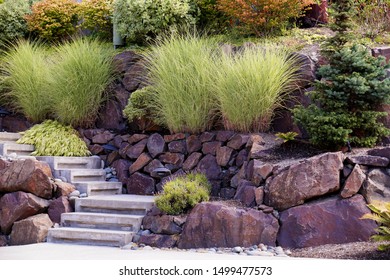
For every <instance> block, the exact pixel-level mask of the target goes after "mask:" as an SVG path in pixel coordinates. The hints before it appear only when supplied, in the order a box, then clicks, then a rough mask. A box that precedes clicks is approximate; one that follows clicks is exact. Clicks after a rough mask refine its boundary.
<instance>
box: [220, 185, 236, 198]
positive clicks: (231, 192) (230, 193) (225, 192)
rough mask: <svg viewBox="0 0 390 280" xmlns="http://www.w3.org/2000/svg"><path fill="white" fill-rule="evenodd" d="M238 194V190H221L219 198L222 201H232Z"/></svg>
mask: <svg viewBox="0 0 390 280" xmlns="http://www.w3.org/2000/svg"><path fill="white" fill-rule="evenodd" d="M235 194H236V189H233V188H221V190H220V191H219V196H220V197H221V198H222V199H232V198H233V197H234V195H235Z"/></svg>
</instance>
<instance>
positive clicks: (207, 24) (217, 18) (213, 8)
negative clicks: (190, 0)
mask: <svg viewBox="0 0 390 280" xmlns="http://www.w3.org/2000/svg"><path fill="white" fill-rule="evenodd" d="M217 2H218V1H217V0H195V3H196V5H197V6H198V8H199V11H200V14H199V17H198V18H199V19H198V22H197V25H198V26H199V27H200V29H206V30H207V32H208V33H221V32H223V31H226V30H227V29H228V26H229V20H228V17H227V16H226V15H225V14H224V13H222V12H221V11H220V10H219V9H218V5H217Z"/></svg>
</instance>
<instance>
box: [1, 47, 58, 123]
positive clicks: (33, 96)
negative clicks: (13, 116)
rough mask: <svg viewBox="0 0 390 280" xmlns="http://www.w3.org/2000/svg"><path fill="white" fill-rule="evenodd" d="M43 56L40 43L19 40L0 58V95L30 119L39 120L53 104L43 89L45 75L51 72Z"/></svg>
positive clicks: (44, 55)
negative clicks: (2, 90) (1, 89)
mask: <svg viewBox="0 0 390 280" xmlns="http://www.w3.org/2000/svg"><path fill="white" fill-rule="evenodd" d="M47 55H48V52H47V50H46V49H45V48H44V47H43V46H42V45H40V44H38V43H36V42H29V41H25V40H22V41H19V42H18V43H17V44H15V45H13V46H12V48H11V49H10V50H9V51H8V52H6V53H5V54H4V55H3V57H2V58H1V63H0V84H1V85H2V87H3V88H4V92H5V96H3V98H4V97H5V101H6V102H7V103H9V105H10V106H11V107H12V108H14V109H15V110H16V111H18V112H21V113H23V114H24V115H25V116H26V117H27V118H28V119H29V120H30V121H32V122H40V121H43V120H44V119H45V118H46V117H47V116H48V114H49V112H50V110H51V109H52V107H53V105H52V104H51V96H50V95H48V88H47V77H48V76H50V74H51V71H50V67H51V65H50V63H49V61H48V59H47Z"/></svg>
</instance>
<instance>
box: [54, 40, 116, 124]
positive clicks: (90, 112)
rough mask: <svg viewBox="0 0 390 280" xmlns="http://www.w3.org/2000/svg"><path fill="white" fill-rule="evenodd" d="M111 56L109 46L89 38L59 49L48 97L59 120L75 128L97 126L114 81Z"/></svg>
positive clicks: (68, 43)
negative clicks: (99, 115) (107, 91)
mask: <svg viewBox="0 0 390 280" xmlns="http://www.w3.org/2000/svg"><path fill="white" fill-rule="evenodd" d="M112 55H113V52H112V50H111V48H110V47H109V46H106V45H103V44H102V43H100V42H99V41H98V40H90V39H86V38H84V39H77V40H75V41H73V42H67V43H65V44H63V45H60V46H58V47H56V56H55V60H56V63H55V64H54V65H53V67H52V71H51V74H50V76H49V82H48V86H49V90H48V92H47V94H48V95H49V96H50V97H51V99H52V100H53V103H54V104H55V108H53V109H54V110H53V114H54V117H55V118H56V119H57V120H59V121H60V122H62V123H64V124H70V125H72V126H74V127H77V126H84V127H86V126H89V125H91V124H93V123H94V121H95V120H96V118H97V115H98V111H99V108H100V106H101V104H102V102H103V101H105V97H106V95H105V89H106V88H107V86H108V85H109V84H110V82H111V81H112V78H113V68H112Z"/></svg>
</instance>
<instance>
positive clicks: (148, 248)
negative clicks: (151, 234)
mask: <svg viewBox="0 0 390 280" xmlns="http://www.w3.org/2000/svg"><path fill="white" fill-rule="evenodd" d="M143 250H148V251H150V250H153V248H152V247H150V246H149V245H147V246H145V247H144V248H143Z"/></svg>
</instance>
